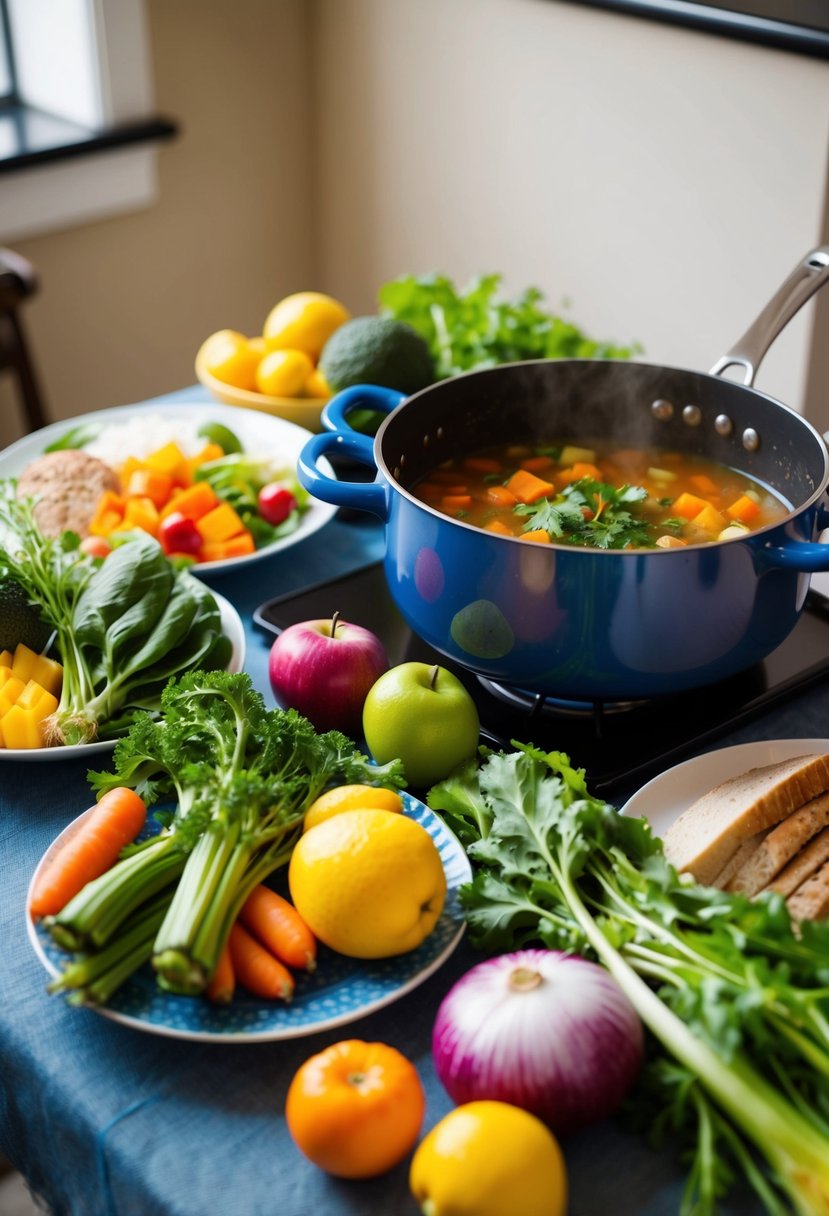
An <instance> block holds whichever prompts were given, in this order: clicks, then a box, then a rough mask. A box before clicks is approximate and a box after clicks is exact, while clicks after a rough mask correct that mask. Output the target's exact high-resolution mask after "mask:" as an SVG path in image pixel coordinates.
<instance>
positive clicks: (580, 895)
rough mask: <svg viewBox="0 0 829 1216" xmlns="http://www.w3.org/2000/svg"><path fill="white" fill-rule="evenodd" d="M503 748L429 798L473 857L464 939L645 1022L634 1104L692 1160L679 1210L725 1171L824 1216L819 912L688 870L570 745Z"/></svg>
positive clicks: (827, 960) (687, 1210)
mask: <svg viewBox="0 0 829 1216" xmlns="http://www.w3.org/2000/svg"><path fill="white" fill-rule="evenodd" d="M514 746H515V747H516V749H517V750H516V751H515V752H512V753H503V752H502V753H493V752H488V751H487V750H486V749H482V755H483V757H484V758H483V760H482V762H481V763H480V764H478V763H477V762H475V761H470V762H469V763H467V764H466V765H464V766H463V767H462V768H460V769H459V770H458V771H457V773H456V774H454V775H453V776H451V777H450V778H448V779H447V780H446V781H443V782H441V783H440V784H438V785H436V786H434V787H433V788H432V789H431V790H430V792H429V794H428V803H429V806H430V807H431V808H432V809H433V810H435V811H437V812H439V813H441V814H442V816H443V818H444V819H445V820H446V823H447V824H448V826H449V827H450V828H451V829H452V830H453V831H454V832H455V833H456V835H457V836H458V837H459V839H460V840H461V842H462V843H463V845H464V846H465V848H466V849H467V851H468V853H469V856H470V858H471V860H472V863H473V868H474V878H473V881H472V882H471V883H470V884H467V885H466V886H465V887H463V888H462V889H461V892H460V898H461V902H462V904H463V906H464V908H465V912H466V917H467V920H468V923H469V931H470V937H471V940H472V942H473V943H474V945H476V946H478V947H480V948H482V949H485V950H487V951H490V952H493V953H495V952H504V951H507V950H511V949H515V948H519V947H521V946H525V945H528V944H530V943H539V942H540V943H542V944H544V945H546V946H548V947H550V948H553V949H561V950H566V951H572V952H576V953H580V954H584V955H586V956H588V957H592V958H594V959H597V960H598V961H599V962H601V963H602V964H604V966H605V967H607V969H608V970H609V971H610V972H611V974H612V975H613V976H614V977H615V978H616V980H617V981H618V982H619V984H620V985H621V987H622V989H623V990H624V991H625V992H626V994H627V996H628V997H629V998H630V1000H631V1001H632V1003H633V1005H634V1006H635V1008H636V1009H637V1011H638V1013H639V1015H640V1017H641V1018H642V1021H643V1023H644V1024H645V1026H646V1027H647V1028H648V1030H649V1032H650V1059H649V1063H648V1064H647V1066H646V1070H645V1073H644V1076H643V1078H642V1083H641V1084H640V1085H639V1086H638V1087H637V1090H636V1091H635V1094H636V1095H637V1096H638V1097H637V1101H638V1102H639V1107H640V1110H639V1116H640V1118H641V1117H642V1116H643V1115H645V1116H646V1117H647V1120H648V1121H649V1123H650V1125H651V1127H652V1128H653V1130H654V1133H655V1135H656V1136H659V1137H661V1139H662V1141H663V1142H665V1141H667V1140H668V1139H670V1141H671V1142H672V1143H673V1144H674V1145H676V1144H677V1143H679V1144H683V1143H684V1146H685V1148H686V1150H687V1155H688V1157H689V1158H690V1162H691V1165H690V1172H689V1176H688V1181H687V1185H686V1188H685V1192H684V1197H683V1204H682V1208H681V1212H682V1216H692V1214H693V1216H711V1214H713V1213H715V1212H716V1210H717V1202H718V1200H719V1199H721V1198H722V1196H723V1195H724V1194H725V1192H726V1191H727V1189H728V1188H729V1186H730V1185H731V1183H732V1182H733V1181H734V1179H735V1178H736V1177H739V1176H742V1178H743V1179H744V1180H745V1181H747V1182H748V1184H749V1185H750V1186H751V1187H753V1188H754V1190H755V1191H756V1193H757V1195H758V1196H759V1198H760V1200H761V1201H762V1203H763V1204H764V1206H765V1208H766V1210H767V1211H768V1212H770V1213H774V1214H775V1216H783V1213H785V1212H790V1211H794V1212H796V1213H798V1216H826V1214H827V1213H829V923H826V922H824V923H808V922H807V923H804V924H803V925H802V926H800V927H799V928H798V929H797V930H795V928H794V927H793V925H792V922H791V919H790V917H789V914H788V911H787V910H786V907H785V903H784V902H783V900H782V898H781V897H779V896H767V897H763V898H760V899H757V900H754V901H751V900H748V899H746V898H745V897H744V896H740V895H736V894H727V893H725V892H721V891H717V890H714V889H712V888H708V887H702V886H700V885H698V884H696V883H694V882H693V881H686V880H685V878H683V877H680V876H679V875H678V874H677V872H676V870H675V869H674V868H673V867H672V866H671V865H670V864H669V863H668V861H667V860H666V858H665V855H664V851H663V848H662V844H661V841H660V840H659V839H658V838H656V837H654V836H653V834H652V833H651V830H650V827H649V825H648V823H647V821H646V820H644V819H633V818H629V817H627V816H624V815H620V814H619V813H618V811H617V810H616V809H615V808H614V807H612V806H610V805H609V804H608V803H605V802H602V801H600V800H599V799H596V798H593V797H591V795H590V794H589V792H588V790H587V787H586V785H585V780H584V772H583V770H575V769H573V768H572V767H571V765H570V762H569V759H568V757H567V756H565V755H563V754H562V753H559V752H550V753H546V754H545V753H544V752H541V751H538V750H536V749H535V748H533V747H530V746H527V745H524V744H520V743H515V744H514Z"/></svg>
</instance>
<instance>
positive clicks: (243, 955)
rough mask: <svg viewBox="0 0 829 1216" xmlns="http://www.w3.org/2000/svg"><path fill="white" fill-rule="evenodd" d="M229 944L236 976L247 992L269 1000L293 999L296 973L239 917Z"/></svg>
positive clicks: (231, 932) (231, 933)
mask: <svg viewBox="0 0 829 1216" xmlns="http://www.w3.org/2000/svg"><path fill="white" fill-rule="evenodd" d="M228 947H229V950H230V961H231V963H232V964H233V971H234V974H235V976H236V979H237V980H238V981H239V983H240V984H242V985H244V987H245V988H247V990H248V992H252V993H253V995H254V996H261V997H264V998H265V999H266V1000H269V1001H275V1000H282V1001H289V1000H290V999H291V997H292V996H293V994H294V977H293V976H292V975H291V973H290V971H289V970H288V968H287V967H286V966H285V964H284V963H281V962H280V961H279V959H278V958H275V957H274V955H273V954H271V952H270V950H266V949H265V947H264V946H260V944H259V942H258V941H257V940H256V938H255V937H251V935H250V933H248V931H247V929H245V928H243V926H242V925H240V924H239V922H238V921H237V922H236V924H235V925H234V926H233V928H232V929H231V930H230V937H229V938H228Z"/></svg>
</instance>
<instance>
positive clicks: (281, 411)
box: [196, 356, 330, 431]
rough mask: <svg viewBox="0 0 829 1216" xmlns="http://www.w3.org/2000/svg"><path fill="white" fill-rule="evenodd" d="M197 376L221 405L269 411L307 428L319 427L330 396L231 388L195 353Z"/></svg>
mask: <svg viewBox="0 0 829 1216" xmlns="http://www.w3.org/2000/svg"><path fill="white" fill-rule="evenodd" d="M196 376H197V377H198V380H199V383H200V384H202V385H204V387H205V388H206V389H207V390H208V391H209V392H210V393H212V394H213V396H214V397H215V398H216V400H217V401H221V402H222V404H223V405H238V406H241V407H242V408H243V409H246V410H259V411H260V412H261V413H263V414H272V415H273V416H274V417H276V418H284V419H286V421H287V422H295V423H296V424H297V426H304V427H305V429H306V430H308V431H319V430H321V429H322V428H321V424H320V414H321V413H322V408H323V406H324V405H325V404H326V401H329V400H330V398H323V397H267V396H266V395H265V394H264V393H254V392H249V391H248V389H244V388H234V386H233V385H232V384H224V383H223V382H222V381H221V380H217V379H216V377H215V376H213V375H211V373H210V372H209V371H208V370H207V368H206V367H205V366H204V361H203V359H201V358H200V357H199V356H196Z"/></svg>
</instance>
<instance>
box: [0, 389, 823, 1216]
mask: <svg viewBox="0 0 829 1216" xmlns="http://www.w3.org/2000/svg"><path fill="white" fill-rule="evenodd" d="M170 399H175V400H183V399H187V395H186V394H176V395H175V398H170ZM194 399H196V398H195V395H194ZM383 544H384V542H383V530H382V527H381V525H379V524H378V523H377V522H376V521H372V519H370V518H368V517H366V519H364V520H351V521H348V522H343V521H342V520H340V519H335V520H333V521H332V522H331V523H330V524H328V525H327V526H326V527H325V528H324V529H322V530H321V531H320V532H319V533H318V534H317V535H315V536H314V537H312V538H310V539H309V540H307V541H305V542H303V543H302V544H301V545H299V546H297V547H296V548H293V549H290V550H288V551H286V553H284V554H282V555H276V556H274V557H273V558H271V559H268V560H263V561H262V562H260V563H255V564H253V565H250V566H247V567H243V568H242V569H240V570H239V571H237V572H234V573H232V574H228V575H223V576H217V577H215V578H214V579H212V580H211V583H212V585H213V586H214V587H215V590H217V591H219V592H220V593H221V594H223V595H225V596H226V597H227V598H229V599H230V600H231V601H232V602H233V603H234V604H235V605H236V607H237V608H238V610H239V612H240V614H241V616H242V619H243V622H244V624H245V628H246V635H247V660H246V664H245V666H246V669H247V670H248V671H249V672H250V674H251V677H252V679H253V681H254V683H255V684H256V686H257V687H258V688H259V689H260V690H261V691H262V692H263V693H265V695H266V697H268V698H269V703H271V704H272V703H273V702H272V699H271V694H270V690H269V688H268V684H267V654H268V648H269V640H268V638H267V637H266V636H264V635H263V634H261V633H260V632H259V631H258V630H257V629H256V628H255V627H254V626H253V625H252V621H251V614H252V612H253V610H254V608H255V607H256V606H257V605H258V604H260V603H261V602H263V601H264V600H267V599H269V598H271V597H273V596H276V595H279V594H282V593H284V592H288V591H291V590H294V589H296V588H298V587H301V586H306V585H308V584H310V583H315V582H319V581H323V580H324V579H326V578H329V577H333V576H335V575H336V574H338V573H341V572H344V571H346V570H349V569H353V568H356V567H358V566H361V565H364V564H366V563H367V562H370V561H374V560H377V559H378V558H379V557H381V556H382V553H383ZM826 709H827V696H826V691H825V689H823V688H822V687H818V688H814V689H812V690H810V691H809V692H807V693H804V694H802V695H801V696H799V697H798V698H797V700H795V701H791V702H789V703H787V704H786V705H785V706H784V707H782V708H780V709H777V710H776V711H774V712H773V713H769V714H768V715H766V716H765V717H764V718H763V719H762V720H759V721H757V722H754V723H752V724H751V725H750V726H748V727H745V728H744V729H742V730H741V731H739V732H734V733H733V734H732V735H730V736H728V737H727V738H725V739H723V741H722V742H723V745H726V744H730V743H739V742H745V741H748V740H751V739H762V738H795V737H820V736H823V735H826V734H827V733H829V732H827V716H826ZM87 767H88V763H87V762H86V761H84V760H78V761H70V762H66V761H62V762H52V763H44V764H38V765H34V764H27V763H10V762H5V763H0V942H2V964H1V965H0V1150H2V1152H4V1153H5V1154H6V1155H7V1156H8V1157H9V1158H10V1160H11V1161H12V1162H13V1163H14V1164H15V1165H16V1166H17V1168H18V1169H19V1170H21V1172H22V1173H23V1174H24V1175H25V1177H26V1179H27V1180H28V1182H29V1185H30V1186H31V1187H32V1189H33V1190H34V1192H35V1193H36V1194H37V1195H39V1196H41V1197H42V1198H43V1200H44V1201H45V1202H46V1203H47V1204H48V1206H49V1209H50V1210H51V1212H53V1213H54V1214H55V1216H212V1214H213V1213H217V1214H218V1213H221V1216H276V1214H278V1216H309V1214H310V1213H325V1214H326V1216H369V1214H371V1216H396V1214H398V1213H399V1214H400V1216H405V1214H406V1213H411V1214H412V1216H414V1214H415V1212H416V1205H415V1203H414V1201H413V1199H412V1198H411V1196H410V1195H409V1192H408V1181H407V1170H408V1163H407V1162H406V1163H403V1164H402V1165H401V1166H399V1167H398V1168H397V1169H395V1170H394V1171H392V1172H391V1173H390V1174H388V1175H386V1176H385V1177H383V1178H380V1179H375V1180H372V1181H368V1182H359V1183H354V1182H352V1183H346V1182H342V1181H337V1180H335V1179H333V1178H330V1177H328V1176H326V1175H325V1174H323V1173H322V1172H320V1171H319V1170H317V1169H315V1168H314V1167H313V1166H311V1165H310V1164H309V1163H308V1162H307V1161H305V1159H304V1158H303V1157H302V1156H301V1155H300V1154H299V1153H298V1151H297V1150H296V1148H295V1147H294V1145H293V1144H292V1142H291V1140H290V1138H289V1136H288V1133H287V1130H286V1127H285V1122H284V1119H283V1114H282V1111H283V1105H284V1098H285V1093H286V1090H287V1086H288V1084H289V1081H290V1079H291V1077H292V1076H293V1074H294V1072H295V1070H296V1069H297V1067H298V1066H299V1065H300V1063H302V1061H303V1060H305V1059H306V1058H307V1057H308V1056H309V1055H310V1054H312V1053H313V1052H315V1051H318V1050H320V1049H321V1048H322V1047H323V1046H325V1045H327V1044H329V1043H331V1042H336V1041H337V1040H339V1039H341V1038H344V1037H355V1038H363V1039H372V1040H381V1041H384V1042H387V1043H390V1044H392V1045H394V1046H395V1047H397V1048H398V1049H399V1050H401V1051H402V1052H404V1053H405V1054H406V1055H407V1056H408V1057H409V1058H410V1059H412V1060H413V1061H414V1062H415V1063H416V1065H417V1067H418V1070H419V1073H420V1076H421V1078H422V1080H423V1084H424V1087H425V1091H426V1096H427V1109H426V1119H425V1125H424V1129H428V1128H429V1127H431V1126H433V1124H434V1123H435V1122H437V1120H438V1119H440V1118H441V1117H442V1116H443V1115H444V1114H445V1113H446V1112H447V1111H448V1110H450V1109H451V1103H450V1101H449V1099H448V1098H447V1096H446V1094H445V1093H444V1091H443V1090H442V1088H441V1086H440V1085H439V1083H438V1082H437V1079H436V1078H435V1075H434V1072H433V1069H432V1064H431V1058H430V1036H431V1027H432V1021H433V1018H434V1013H435V1010H436V1008H437V1005H438V1003H439V1001H440V999H441V998H442V996H443V995H444V993H445V992H446V991H447V990H448V988H449V987H450V985H451V984H452V982H453V981H454V980H455V979H456V978H457V977H458V976H459V975H460V974H461V973H462V972H463V971H465V970H466V969H467V968H468V967H469V966H471V965H472V964H473V963H474V962H475V961H476V956H475V955H474V954H473V952H472V950H471V948H470V947H469V946H468V945H466V944H465V943H462V944H461V946H460V948H459V949H458V950H457V952H456V953H455V955H454V956H453V957H452V958H451V959H450V960H449V962H448V963H447V964H445V965H444V967H442V968H441V969H440V970H439V971H438V972H437V973H436V974H435V975H434V976H432V977H431V978H430V979H429V980H427V981H426V983H425V984H423V985H422V986H421V987H420V988H418V989H416V990H415V991H413V992H411V993H410V994H408V995H407V996H405V997H404V998H403V999H401V1000H400V1001H398V1002H397V1003H396V1004H393V1005H391V1006H389V1007H387V1008H386V1009H384V1010H382V1011H380V1012H378V1013H375V1014H373V1015H372V1016H370V1017H367V1018H365V1019H363V1020H361V1021H358V1022H355V1023H353V1024H352V1025H350V1026H348V1027H344V1028H340V1029H339V1030H334V1031H330V1032H328V1033H324V1034H318V1035H313V1036H310V1037H307V1038H300V1039H297V1040H295V1041H292V1042H279V1043H255V1044H236V1045H228V1046H225V1045H224V1044H217V1043H209V1042H208V1043H199V1042H192V1041H183V1040H178V1039H172V1038H166V1037H160V1036H157V1035H153V1034H148V1033H143V1032H142V1031H139V1030H136V1029H133V1028H131V1027H127V1026H124V1025H122V1024H119V1023H116V1022H113V1021H111V1020H109V1019H107V1018H105V1017H102V1016H100V1015H99V1014H97V1013H94V1012H92V1011H89V1010H78V1009H72V1008H69V1007H68V1006H67V1005H65V1004H64V1002H63V1001H62V1000H61V999H60V998H58V997H50V996H48V995H47V994H46V991H45V983H46V975H45V972H44V970H43V968H42V967H41V964H40V963H39V961H38V960H37V958H36V956H35V954H34V952H33V950H32V947H31V945H30V943H29V941H28V939H27V936H26V927H25V919H24V898H25V892H26V888H27V885H28V882H29V879H30V876H31V874H32V872H33V870H34V867H35V865H36V863H37V861H38V859H39V858H40V856H41V855H42V853H43V852H44V850H45V849H46V847H47V846H48V844H49V843H50V842H51V841H52V840H53V839H54V837H55V836H56V835H57V834H58V832H59V831H60V830H61V829H62V828H63V827H64V826H65V824H66V823H67V822H68V821H69V820H70V819H72V818H74V816H75V815H77V814H78V813H79V812H80V811H81V810H83V809H84V808H85V807H86V806H88V805H89V804H90V802H91V798H90V792H89V787H88V785H87V782H86V770H87ZM564 1149H565V1154H566V1158H567V1165H568V1171H569V1176H570V1184H571V1201H570V1208H569V1210H570V1212H571V1214H572V1216H605V1214H606V1213H608V1212H613V1213H614V1214H615V1216H634V1214H635V1216H669V1214H670V1213H673V1212H676V1211H677V1210H678V1206H679V1194H680V1190H681V1178H682V1174H681V1171H680V1170H679V1168H678V1167H677V1165H676V1163H675V1162H674V1160H673V1158H672V1156H671V1155H669V1154H665V1155H657V1154H656V1153H654V1152H652V1151H651V1150H649V1149H648V1148H647V1147H646V1146H645V1145H644V1144H643V1143H642V1141H641V1140H640V1139H638V1138H637V1137H635V1136H634V1135H632V1134H630V1133H627V1132H626V1131H624V1130H623V1129H621V1128H620V1127H618V1126H617V1125H616V1124H606V1125H603V1126H601V1127H598V1128H595V1129H593V1130H591V1131H590V1132H587V1133H584V1134H583V1135H580V1136H578V1137H576V1138H573V1139H570V1140H566V1141H564ZM729 1210H730V1211H734V1212H736V1211H737V1208H736V1207H735V1208H733V1209H729ZM740 1210H741V1211H743V1212H746V1213H753V1212H756V1210H757V1207H756V1205H752V1204H751V1203H749V1204H748V1205H747V1206H746V1207H744V1208H742V1209H740ZM515 1216H521V1207H520V1197H518V1196H516V1206H515Z"/></svg>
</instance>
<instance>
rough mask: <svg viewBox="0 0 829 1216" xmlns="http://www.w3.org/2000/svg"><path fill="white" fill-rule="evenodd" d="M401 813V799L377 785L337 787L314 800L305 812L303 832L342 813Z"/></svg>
mask: <svg viewBox="0 0 829 1216" xmlns="http://www.w3.org/2000/svg"><path fill="white" fill-rule="evenodd" d="M362 810H381V811H398V812H399V811H402V810H403V799H402V798H401V797H400V795H399V794H398V793H397V791H396V790H387V789H384V788H383V787H382V786H379V785H337V786H335V787H334V789H332V790H326V791H325V793H324V794H320V796H319V798H316V799H315V800H314V801H313V802H312V803H311V805H310V806H309V807H308V810H307V811H306V812H305V831H306V832H307V831H308V829H309V828H313V827H315V826H316V824H318V823H324V822H325V820H326V819H330V818H331V816H332V815H341V814H342V812H343V811H362Z"/></svg>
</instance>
